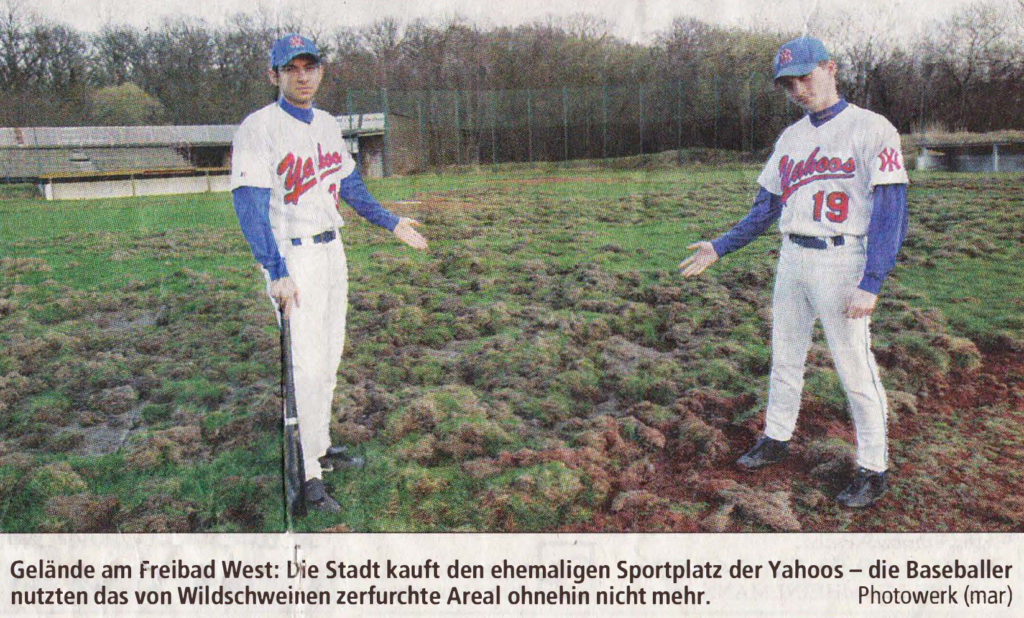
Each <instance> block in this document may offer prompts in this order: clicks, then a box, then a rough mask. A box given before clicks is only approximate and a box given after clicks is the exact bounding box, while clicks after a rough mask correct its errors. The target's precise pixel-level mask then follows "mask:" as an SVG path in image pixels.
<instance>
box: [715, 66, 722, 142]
mask: <svg viewBox="0 0 1024 618" xmlns="http://www.w3.org/2000/svg"><path fill="white" fill-rule="evenodd" d="M718 86H719V84H718V75H717V74H716V75H715V81H714V88H715V133H714V137H715V148H718V117H719V110H718V106H719V103H720V102H719V97H720V96H721V93H720V92H719V87H718Z"/></svg>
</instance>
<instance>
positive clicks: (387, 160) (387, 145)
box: [380, 88, 391, 178]
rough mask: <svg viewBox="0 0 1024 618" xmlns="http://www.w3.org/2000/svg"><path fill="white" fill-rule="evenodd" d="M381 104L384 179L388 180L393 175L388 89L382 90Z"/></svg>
mask: <svg viewBox="0 0 1024 618" xmlns="http://www.w3.org/2000/svg"><path fill="white" fill-rule="evenodd" d="M380 98H381V104H382V105H383V106H384V177H385V178H387V177H388V176H390V175H391V153H390V150H391V134H390V132H389V131H388V125H389V122H388V116H390V115H391V114H390V112H389V111H388V89H387V88H381V89H380Z"/></svg>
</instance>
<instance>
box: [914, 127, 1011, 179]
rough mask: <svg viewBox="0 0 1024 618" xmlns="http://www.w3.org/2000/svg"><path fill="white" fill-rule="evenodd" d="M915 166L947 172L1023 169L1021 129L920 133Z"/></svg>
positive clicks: (921, 168) (920, 168)
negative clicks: (943, 133)
mask: <svg viewBox="0 0 1024 618" xmlns="http://www.w3.org/2000/svg"><path fill="white" fill-rule="evenodd" d="M917 145H918V146H919V147H920V149H921V151H920V154H918V156H917V169H919V170H940V171H947V172H1024V133H1021V132H1019V131H1000V132H997V133H976V134H950V135H935V136H924V137H922V138H920V139H919V140H918V142H917Z"/></svg>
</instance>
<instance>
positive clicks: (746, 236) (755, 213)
mask: <svg viewBox="0 0 1024 618" xmlns="http://www.w3.org/2000/svg"><path fill="white" fill-rule="evenodd" d="M781 214H782V198H781V197H779V196H778V195H775V194H774V193H772V192H770V191H768V189H765V188H764V187H761V188H760V189H759V190H758V192H757V196H756V197H754V205H753V206H751V207H750V212H748V213H747V216H746V217H743V219H742V220H741V221H740V222H739V223H737V224H736V225H734V226H732V229H731V230H729V231H728V232H726V233H725V234H722V235H721V236H719V237H718V238H716V239H714V240H712V241H711V246H713V247H714V248H715V253H717V254H718V257H722V256H723V255H725V254H727V253H732V252H733V251H736V250H737V249H741V248H743V247H745V246H747V244H748V243H750V241H752V240H754V239H755V238H757V237H758V236H760V235H761V233H763V232H764V231H765V230H767V229H768V226H770V225H771V224H772V223H775V222H776V221H778V220H779V216H780V215H781Z"/></svg>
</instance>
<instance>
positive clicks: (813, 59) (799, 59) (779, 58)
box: [772, 36, 829, 80]
mask: <svg viewBox="0 0 1024 618" xmlns="http://www.w3.org/2000/svg"><path fill="white" fill-rule="evenodd" d="M828 59H829V55H828V52H827V51H826V50H825V44H824V43H822V42H821V41H819V40H818V39H816V38H814V37H809V36H806V37H800V38H799V39H793V40H792V41H789V42H786V43H783V44H782V45H781V46H780V47H779V51H778V53H776V54H775V60H773V61H772V69H773V70H774V72H775V77H773V78H772V79H773V80H774V79H779V78H780V77H786V76H801V75H807V74H808V73H810V72H811V71H813V70H814V67H816V66H818V63H819V62H821V61H823V60H828Z"/></svg>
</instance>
